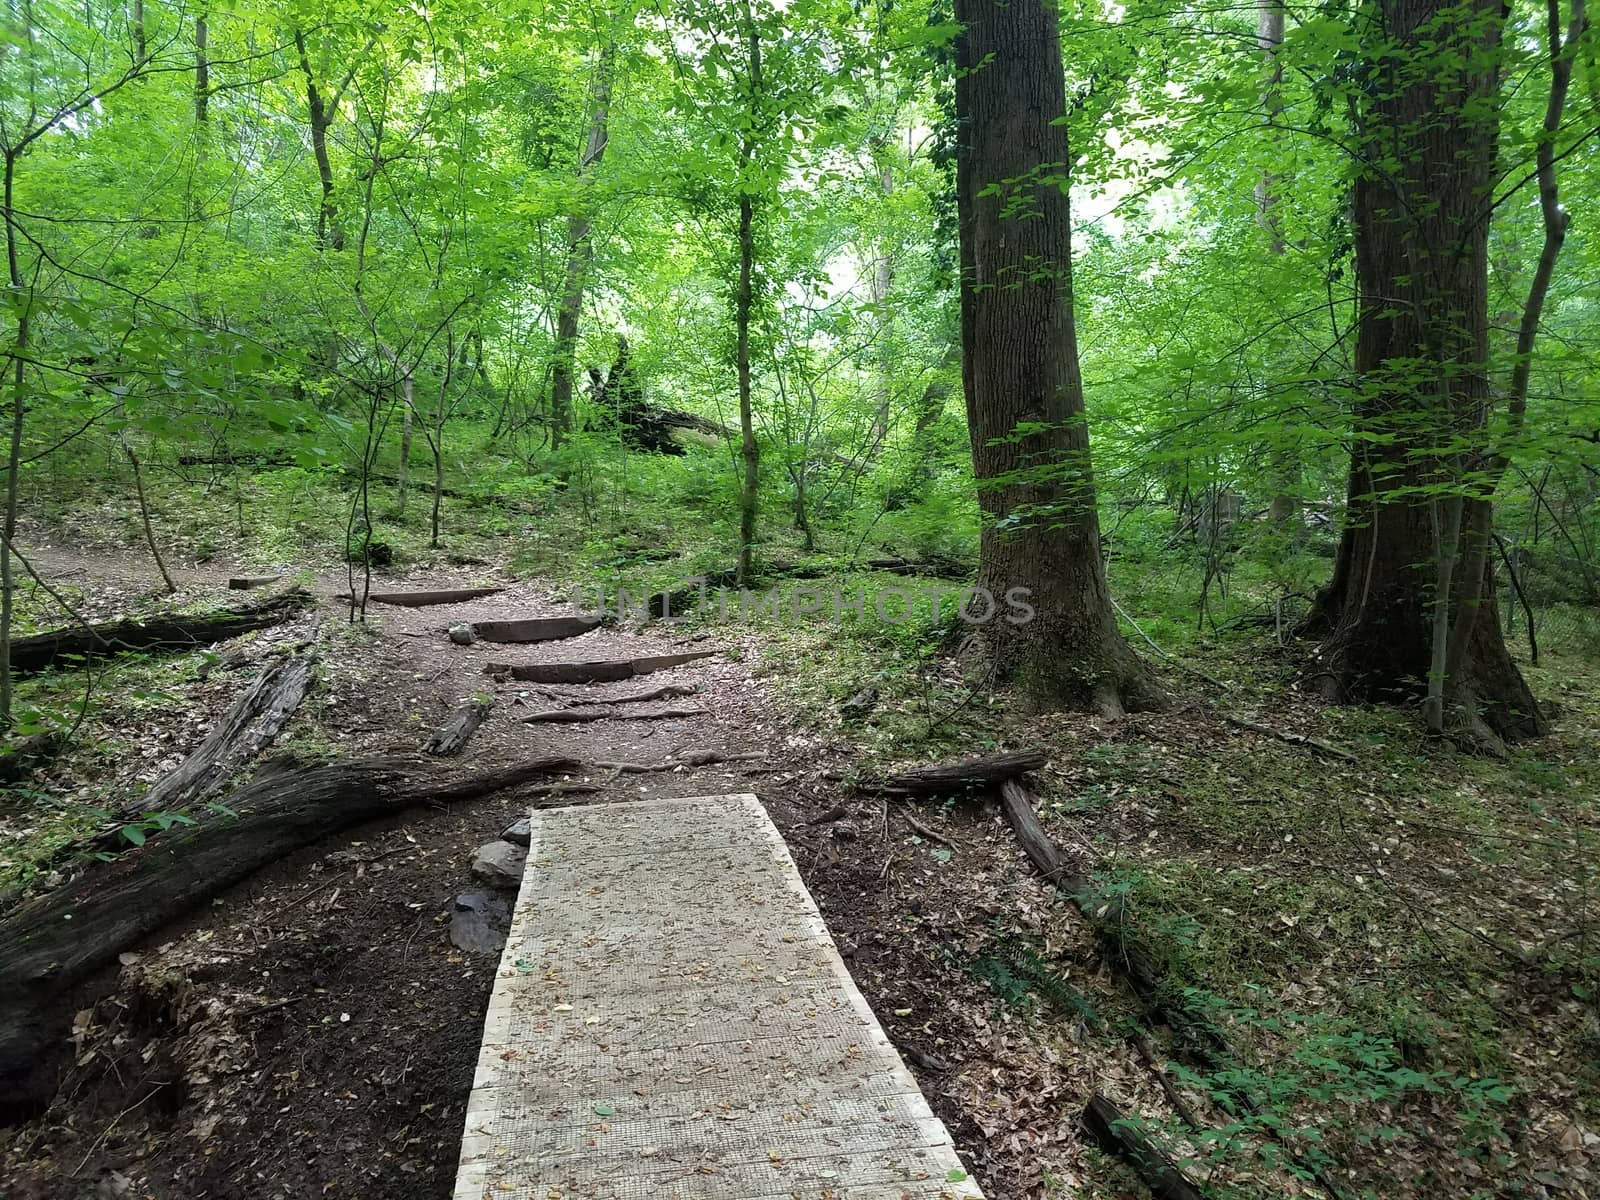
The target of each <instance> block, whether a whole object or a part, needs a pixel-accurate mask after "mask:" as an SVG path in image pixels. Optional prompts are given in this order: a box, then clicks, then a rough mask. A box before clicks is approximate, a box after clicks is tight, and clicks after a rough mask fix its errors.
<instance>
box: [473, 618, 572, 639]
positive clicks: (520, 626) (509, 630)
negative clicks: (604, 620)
mask: <svg viewBox="0 0 1600 1200" xmlns="http://www.w3.org/2000/svg"><path fill="white" fill-rule="evenodd" d="M599 624H600V618H599V617H530V618H528V619H527V620H524V621H474V622H472V632H473V634H474V636H476V637H477V639H478V640H479V641H481V642H553V641H556V640H557V639H559V638H570V637H577V636H578V635H579V634H583V633H588V632H589V631H590V630H591V629H595V628H597V627H598V626H599Z"/></svg>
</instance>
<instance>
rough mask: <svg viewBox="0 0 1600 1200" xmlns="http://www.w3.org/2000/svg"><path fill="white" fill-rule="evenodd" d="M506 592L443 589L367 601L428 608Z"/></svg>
mask: <svg viewBox="0 0 1600 1200" xmlns="http://www.w3.org/2000/svg"><path fill="white" fill-rule="evenodd" d="M504 590H505V589H504V588H497V587H477V588H442V589H440V590H438V591H431V592H368V593H367V601H368V602H369V603H371V604H392V605H396V606H398V607H400V608H427V607H429V606H430V605H434V604H461V603H464V602H465V601H467V600H481V599H482V598H483V597H484V596H493V595H495V594H497V593H499V592H503V591H504ZM359 598H360V597H357V599H359ZM337 599H340V600H345V601H348V600H349V599H350V593H349V592H340V593H339V595H338V597H337Z"/></svg>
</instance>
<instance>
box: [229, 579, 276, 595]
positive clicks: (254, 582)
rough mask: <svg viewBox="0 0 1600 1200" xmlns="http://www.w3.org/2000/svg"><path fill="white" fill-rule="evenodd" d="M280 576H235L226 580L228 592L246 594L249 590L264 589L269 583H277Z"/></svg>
mask: <svg viewBox="0 0 1600 1200" xmlns="http://www.w3.org/2000/svg"><path fill="white" fill-rule="evenodd" d="M282 578H283V576H282V575H235V576H234V577H233V578H232V579H230V580H228V590H229V591H232V592H248V591H249V590H250V589H251V588H258V587H266V586H267V585H268V584H269V583H277V582H278V581H279V580H280V579H282Z"/></svg>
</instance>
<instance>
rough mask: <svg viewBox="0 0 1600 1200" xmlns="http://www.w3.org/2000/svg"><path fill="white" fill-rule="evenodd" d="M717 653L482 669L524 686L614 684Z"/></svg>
mask: <svg viewBox="0 0 1600 1200" xmlns="http://www.w3.org/2000/svg"><path fill="white" fill-rule="evenodd" d="M717 653H718V651H716V650H693V651H688V652H685V653H683V654H656V655H651V656H648V657H645V658H618V659H597V660H594V661H591V662H555V663H507V662H491V663H489V664H488V665H487V666H486V667H484V672H485V673H486V674H489V675H502V676H506V677H508V678H511V679H520V680H523V681H524V682H527V683H613V682H615V681H616V680H619V679H632V678H633V677H634V676H635V675H648V674H650V673H651V672H652V671H665V670H667V669H668V668H669V667H681V666H684V665H685V664H687V663H692V662H695V661H697V660H699V659H702V658H713V657H715V656H716V655H717Z"/></svg>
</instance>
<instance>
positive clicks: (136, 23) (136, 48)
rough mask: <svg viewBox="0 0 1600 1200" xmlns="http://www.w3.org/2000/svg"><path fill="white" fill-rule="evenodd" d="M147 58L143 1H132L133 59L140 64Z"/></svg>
mask: <svg viewBox="0 0 1600 1200" xmlns="http://www.w3.org/2000/svg"><path fill="white" fill-rule="evenodd" d="M149 56H150V55H149V50H148V49H147V48H146V46H145V36H144V0H133V57H134V60H135V61H136V62H141V63H142V62H144V60H145V59H146V58H148V57H149Z"/></svg>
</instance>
